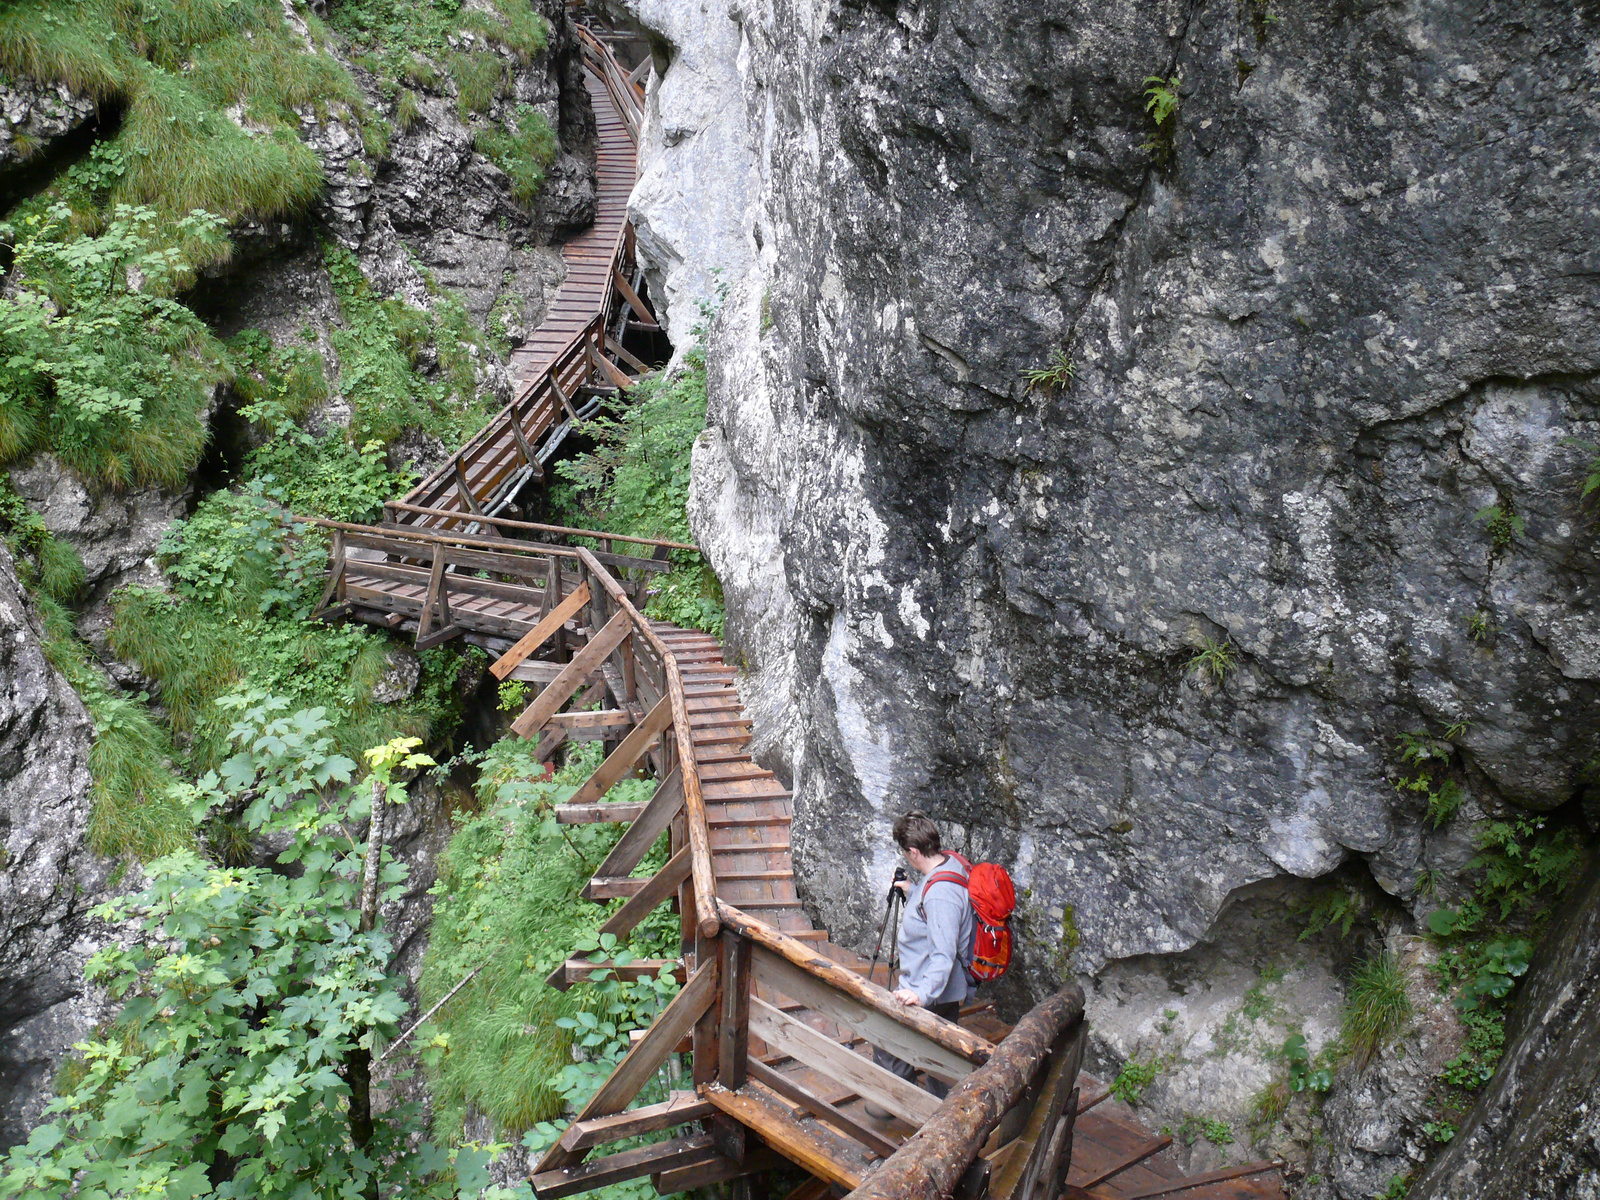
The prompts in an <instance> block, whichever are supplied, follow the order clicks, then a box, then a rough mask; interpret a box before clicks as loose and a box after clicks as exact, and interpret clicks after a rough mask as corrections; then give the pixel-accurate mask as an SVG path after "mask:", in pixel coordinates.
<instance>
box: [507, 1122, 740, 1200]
mask: <svg viewBox="0 0 1600 1200" xmlns="http://www.w3.org/2000/svg"><path fill="white" fill-rule="evenodd" d="M557 1151H561V1153H562V1154H563V1156H564V1157H565V1158H566V1159H569V1160H571V1162H572V1163H573V1165H572V1166H571V1167H548V1166H546V1165H545V1163H548V1162H549V1160H550V1156H551V1154H554V1153H555V1152H557ZM716 1157H717V1151H716V1147H714V1146H713V1145H712V1144H711V1139H710V1138H709V1137H707V1136H705V1135H704V1134H697V1135H695V1136H693V1137H680V1138H673V1139H672V1140H671V1141H669V1142H655V1143H654V1144H652V1145H649V1146H640V1147H639V1148H638V1149H637V1150H624V1151H623V1152H622V1153H621V1154H610V1155H607V1156H606V1157H605V1158H601V1159H596V1160H595V1161H594V1162H591V1163H585V1162H582V1161H581V1160H582V1155H581V1153H580V1154H574V1153H573V1152H570V1151H564V1150H562V1147H561V1144H560V1143H559V1142H558V1143H557V1144H556V1145H555V1146H554V1147H552V1149H551V1151H550V1153H547V1154H546V1155H545V1162H543V1163H540V1166H539V1170H538V1172H537V1173H536V1174H535V1175H534V1176H533V1191H534V1195H535V1196H537V1197H538V1200H560V1198H561V1197H563V1196H574V1195H577V1193H579V1192H587V1191H592V1190H593V1189H595V1188H601V1187H605V1186H606V1185H607V1184H612V1183H623V1182H625V1181H626V1180H629V1179H639V1178H642V1177H643V1176H645V1175H654V1174H657V1173H659V1172H661V1171H670V1170H675V1169H679V1168H682V1167H689V1166H694V1165H696V1164H699V1163H708V1162H711V1161H712V1160H713V1159H715V1158H716Z"/></svg>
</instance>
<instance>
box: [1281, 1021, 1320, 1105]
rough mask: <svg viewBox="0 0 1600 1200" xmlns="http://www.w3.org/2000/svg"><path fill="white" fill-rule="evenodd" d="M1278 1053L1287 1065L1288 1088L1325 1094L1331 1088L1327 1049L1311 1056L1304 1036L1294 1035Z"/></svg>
mask: <svg viewBox="0 0 1600 1200" xmlns="http://www.w3.org/2000/svg"><path fill="white" fill-rule="evenodd" d="M1278 1053H1279V1055H1280V1056H1281V1057H1282V1058H1283V1060H1284V1062H1286V1063H1288V1064H1289V1087H1290V1088H1291V1089H1292V1090H1294V1091H1296V1092H1326V1091H1328V1090H1330V1089H1331V1088H1332V1087H1333V1063H1332V1055H1331V1054H1330V1051H1329V1049H1328V1048H1327V1047H1324V1048H1323V1049H1322V1050H1320V1051H1318V1052H1317V1054H1316V1055H1315V1056H1313V1055H1312V1053H1311V1050H1310V1048H1309V1047H1308V1046H1307V1045H1306V1039H1305V1035H1303V1034H1299V1033H1296V1034H1291V1035H1290V1036H1289V1038H1288V1039H1287V1040H1286V1041H1285V1042H1284V1043H1283V1045H1282V1046H1281V1047H1280V1048H1279V1050H1278ZM1285 1104H1287V1101H1285ZM1281 1114H1282V1110H1281V1108H1280V1109H1279V1115H1281Z"/></svg>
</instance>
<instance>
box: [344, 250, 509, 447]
mask: <svg viewBox="0 0 1600 1200" xmlns="http://www.w3.org/2000/svg"><path fill="white" fill-rule="evenodd" d="M325 258H326V262H327V266H328V274H329V276H330V278H331V279H332V281H333V290H334V295H335V296H336V297H337V298H338V300H339V313H340V316H342V317H343V318H344V328H343V329H335V330H333V331H332V333H331V337H332V340H333V345H334V349H335V350H336V351H338V354H339V391H340V393H341V394H342V395H344V397H345V398H346V399H347V400H349V401H350V404H351V407H352V408H353V409H354V413H353V416H352V419H351V422H350V436H351V437H352V439H354V440H355V441H356V442H357V443H358V444H365V443H367V442H369V441H379V442H384V443H388V442H392V441H394V440H395V439H396V438H397V437H399V436H400V435H401V434H402V433H403V432H404V431H405V430H407V429H410V428H420V429H423V430H425V431H427V432H428V433H431V434H433V435H434V436H436V437H438V438H439V439H440V440H441V441H443V442H445V443H446V444H447V445H452V446H455V445H460V444H461V443H462V442H464V441H466V440H467V438H469V437H471V436H472V435H473V434H474V433H476V432H477V431H478V430H479V429H481V428H482V427H483V425H484V423H485V422H487V421H488V419H489V417H490V416H491V415H492V411H491V409H490V408H489V406H488V405H487V404H485V403H483V402H482V401H480V400H479V399H478V398H477V394H476V386H475V373H474V368H473V364H474V361H475V355H474V351H475V350H476V351H477V352H480V353H481V351H482V350H483V349H485V348H486V346H485V344H484V342H483V339H482V337H481V335H479V334H478V332H477V331H476V330H475V329H474V328H473V326H472V322H471V319H470V318H469V317H468V316H467V314H466V310H465V309H463V308H462V307H461V305H460V303H459V302H458V301H452V300H451V299H450V298H449V297H445V296H438V297H435V300H434V311H433V312H424V311H422V310H420V309H416V308H412V307H411V306H410V305H409V304H407V303H405V302H404V301H403V300H380V299H379V298H378V297H377V295H376V294H375V293H374V292H373V290H372V287H371V285H370V284H369V283H368V282H367V280H366V277H365V276H364V275H363V274H362V273H361V268H360V266H359V265H358V264H357V263H356V260H355V256H354V255H352V254H350V253H349V252H348V251H346V250H342V249H340V248H338V247H336V246H332V245H330V246H329V247H328V248H327V252H326V256H325ZM429 347H432V348H433V349H434V351H435V352H436V354H437V358H438V369H437V371H436V372H435V373H434V374H433V375H431V376H429V377H424V376H423V375H422V374H421V373H420V372H419V371H418V370H417V365H418V363H419V362H421V361H422V360H423V358H424V353H425V351H426V350H428V348H429Z"/></svg>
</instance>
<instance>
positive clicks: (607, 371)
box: [589, 346, 633, 390]
mask: <svg viewBox="0 0 1600 1200" xmlns="http://www.w3.org/2000/svg"><path fill="white" fill-rule="evenodd" d="M589 361H590V362H592V363H593V364H594V365H595V367H596V368H598V369H599V371H600V373H601V374H602V375H605V376H607V377H608V378H610V380H611V382H612V383H614V384H616V385H617V386H618V387H619V388H622V389H624V390H626V389H628V388H631V387H633V380H632V379H631V378H629V377H628V376H627V375H625V374H624V373H623V372H622V371H621V370H619V369H618V368H617V366H616V364H615V363H613V362H612V361H611V360H610V359H609V358H607V357H606V356H605V355H603V354H601V353H600V351H598V350H596V349H595V348H594V347H593V346H590V347H589Z"/></svg>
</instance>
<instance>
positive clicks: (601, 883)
mask: <svg viewBox="0 0 1600 1200" xmlns="http://www.w3.org/2000/svg"><path fill="white" fill-rule="evenodd" d="M649 883H650V880H648V879H638V878H635V877H634V876H632V875H623V876H621V877H620V878H618V877H615V876H613V877H610V878H605V877H602V876H599V875H596V876H595V877H594V878H593V879H591V880H589V882H588V883H586V884H584V885H583V891H582V892H581V893H579V894H580V895H581V896H582V897H583V898H584V899H585V900H594V901H597V902H603V901H606V900H616V899H617V898H619V897H623V896H627V897H632V896H637V895H638V894H639V893H640V892H642V891H644V889H645V887H646V886H647V885H648V884H649Z"/></svg>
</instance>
